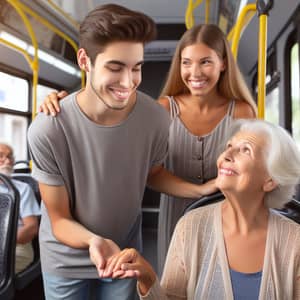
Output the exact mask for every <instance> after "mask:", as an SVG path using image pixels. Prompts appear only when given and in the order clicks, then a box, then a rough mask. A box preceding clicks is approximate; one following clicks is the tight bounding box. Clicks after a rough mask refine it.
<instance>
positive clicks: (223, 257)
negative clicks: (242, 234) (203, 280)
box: [214, 201, 273, 295]
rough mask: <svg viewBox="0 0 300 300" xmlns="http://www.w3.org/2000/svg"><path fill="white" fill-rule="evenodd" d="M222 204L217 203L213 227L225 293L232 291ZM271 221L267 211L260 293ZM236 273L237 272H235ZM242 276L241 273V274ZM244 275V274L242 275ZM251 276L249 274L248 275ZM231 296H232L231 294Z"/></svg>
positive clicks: (268, 248) (267, 256)
mask: <svg viewBox="0 0 300 300" xmlns="http://www.w3.org/2000/svg"><path fill="white" fill-rule="evenodd" d="M222 203H223V201H222V202H220V203H219V206H218V208H217V210H216V215H215V218H214V225H215V228H216V230H217V247H218V248H219V251H218V253H219V254H218V255H219V261H220V268H221V269H222V272H223V273H224V275H225V277H227V279H228V282H229V285H225V289H226V288H227V292H229V290H231V294H232V293H233V291H232V284H231V278H230V270H231V269H230V267H229V264H228V259H227V254H226V248H225V241H224V235H223V225H222ZM272 221H273V214H272V211H271V210H270V209H269V216H268V228H267V239H266V247H265V254H264V262H263V267H262V270H261V272H262V275H261V285H260V291H263V289H264V288H265V287H264V284H263V283H264V278H265V276H266V272H264V270H266V269H267V266H268V264H270V261H269V260H270V256H271V248H270V243H271V240H272V236H271V234H272V230H271V228H272V227H273V224H272ZM235 272H237V271H235ZM241 274H243V273H241ZM244 274H246V273H244ZM250 274H251V273H250ZM232 295H233V294H232Z"/></svg>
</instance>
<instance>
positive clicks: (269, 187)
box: [263, 178, 278, 192]
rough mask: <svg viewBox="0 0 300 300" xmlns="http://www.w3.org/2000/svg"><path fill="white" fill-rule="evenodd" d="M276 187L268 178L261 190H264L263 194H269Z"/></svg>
mask: <svg viewBox="0 0 300 300" xmlns="http://www.w3.org/2000/svg"><path fill="white" fill-rule="evenodd" d="M277 186H278V184H277V183H276V182H275V181H274V180H273V179H272V178H268V179H267V180H266V181H265V183H264V185H263V190H264V192H271V191H273V190H274V189H275V188H276V187H277Z"/></svg>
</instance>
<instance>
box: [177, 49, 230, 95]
mask: <svg viewBox="0 0 300 300" xmlns="http://www.w3.org/2000/svg"><path fill="white" fill-rule="evenodd" d="M224 69H225V64H224V62H223V60H222V59H220V57H219V56H218V55H217V53H216V52H215V51H214V50H213V49H211V48H209V47H208V46H206V45H205V44H203V43H197V44H194V45H191V46H187V47H185V48H184V49H183V50H182V52H181V64H180V72H181V78H182V80H183V82H184V84H185V85H186V86H187V88H188V89H189V91H190V93H191V94H192V95H193V96H206V95H209V94H211V93H215V92H217V83H218V81H219V78H220V74H221V72H222V71H224Z"/></svg>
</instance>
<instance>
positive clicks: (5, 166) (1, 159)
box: [0, 144, 14, 176]
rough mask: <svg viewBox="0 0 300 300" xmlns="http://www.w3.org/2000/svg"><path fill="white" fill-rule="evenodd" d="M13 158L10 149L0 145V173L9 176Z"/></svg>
mask: <svg viewBox="0 0 300 300" xmlns="http://www.w3.org/2000/svg"><path fill="white" fill-rule="evenodd" d="M13 164H14V157H13V153H12V149H11V148H10V147H8V146H6V145H1V144H0V173H3V174H5V175H8V176H9V175H11V173H12V171H13Z"/></svg>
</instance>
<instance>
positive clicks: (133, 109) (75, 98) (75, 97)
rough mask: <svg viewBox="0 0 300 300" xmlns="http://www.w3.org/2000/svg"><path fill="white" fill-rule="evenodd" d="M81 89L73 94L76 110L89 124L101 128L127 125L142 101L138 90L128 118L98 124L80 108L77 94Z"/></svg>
mask: <svg viewBox="0 0 300 300" xmlns="http://www.w3.org/2000/svg"><path fill="white" fill-rule="evenodd" d="M80 91H81V90H79V91H77V92H75V93H74V94H73V98H72V104H73V106H74V108H75V110H76V111H77V112H78V113H79V114H80V115H81V116H82V117H83V118H84V120H86V122H87V123H89V124H90V125H92V126H95V127H99V128H107V129H109V128H117V127H121V126H123V125H125V124H126V123H127V122H128V121H129V120H130V119H131V118H132V116H134V115H135V113H136V110H137V108H138V106H139V102H140V101H139V92H138V91H136V101H135V103H134V105H133V108H132V110H131V111H130V112H129V114H128V115H127V116H126V118H125V119H124V120H122V121H121V122H120V123H117V124H113V125H101V124H98V123H96V122H94V121H92V120H91V119H90V118H89V117H88V116H87V115H86V114H85V113H84V112H83V111H82V110H81V108H80V106H79V104H78V102H77V95H78V94H79V92H80Z"/></svg>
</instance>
